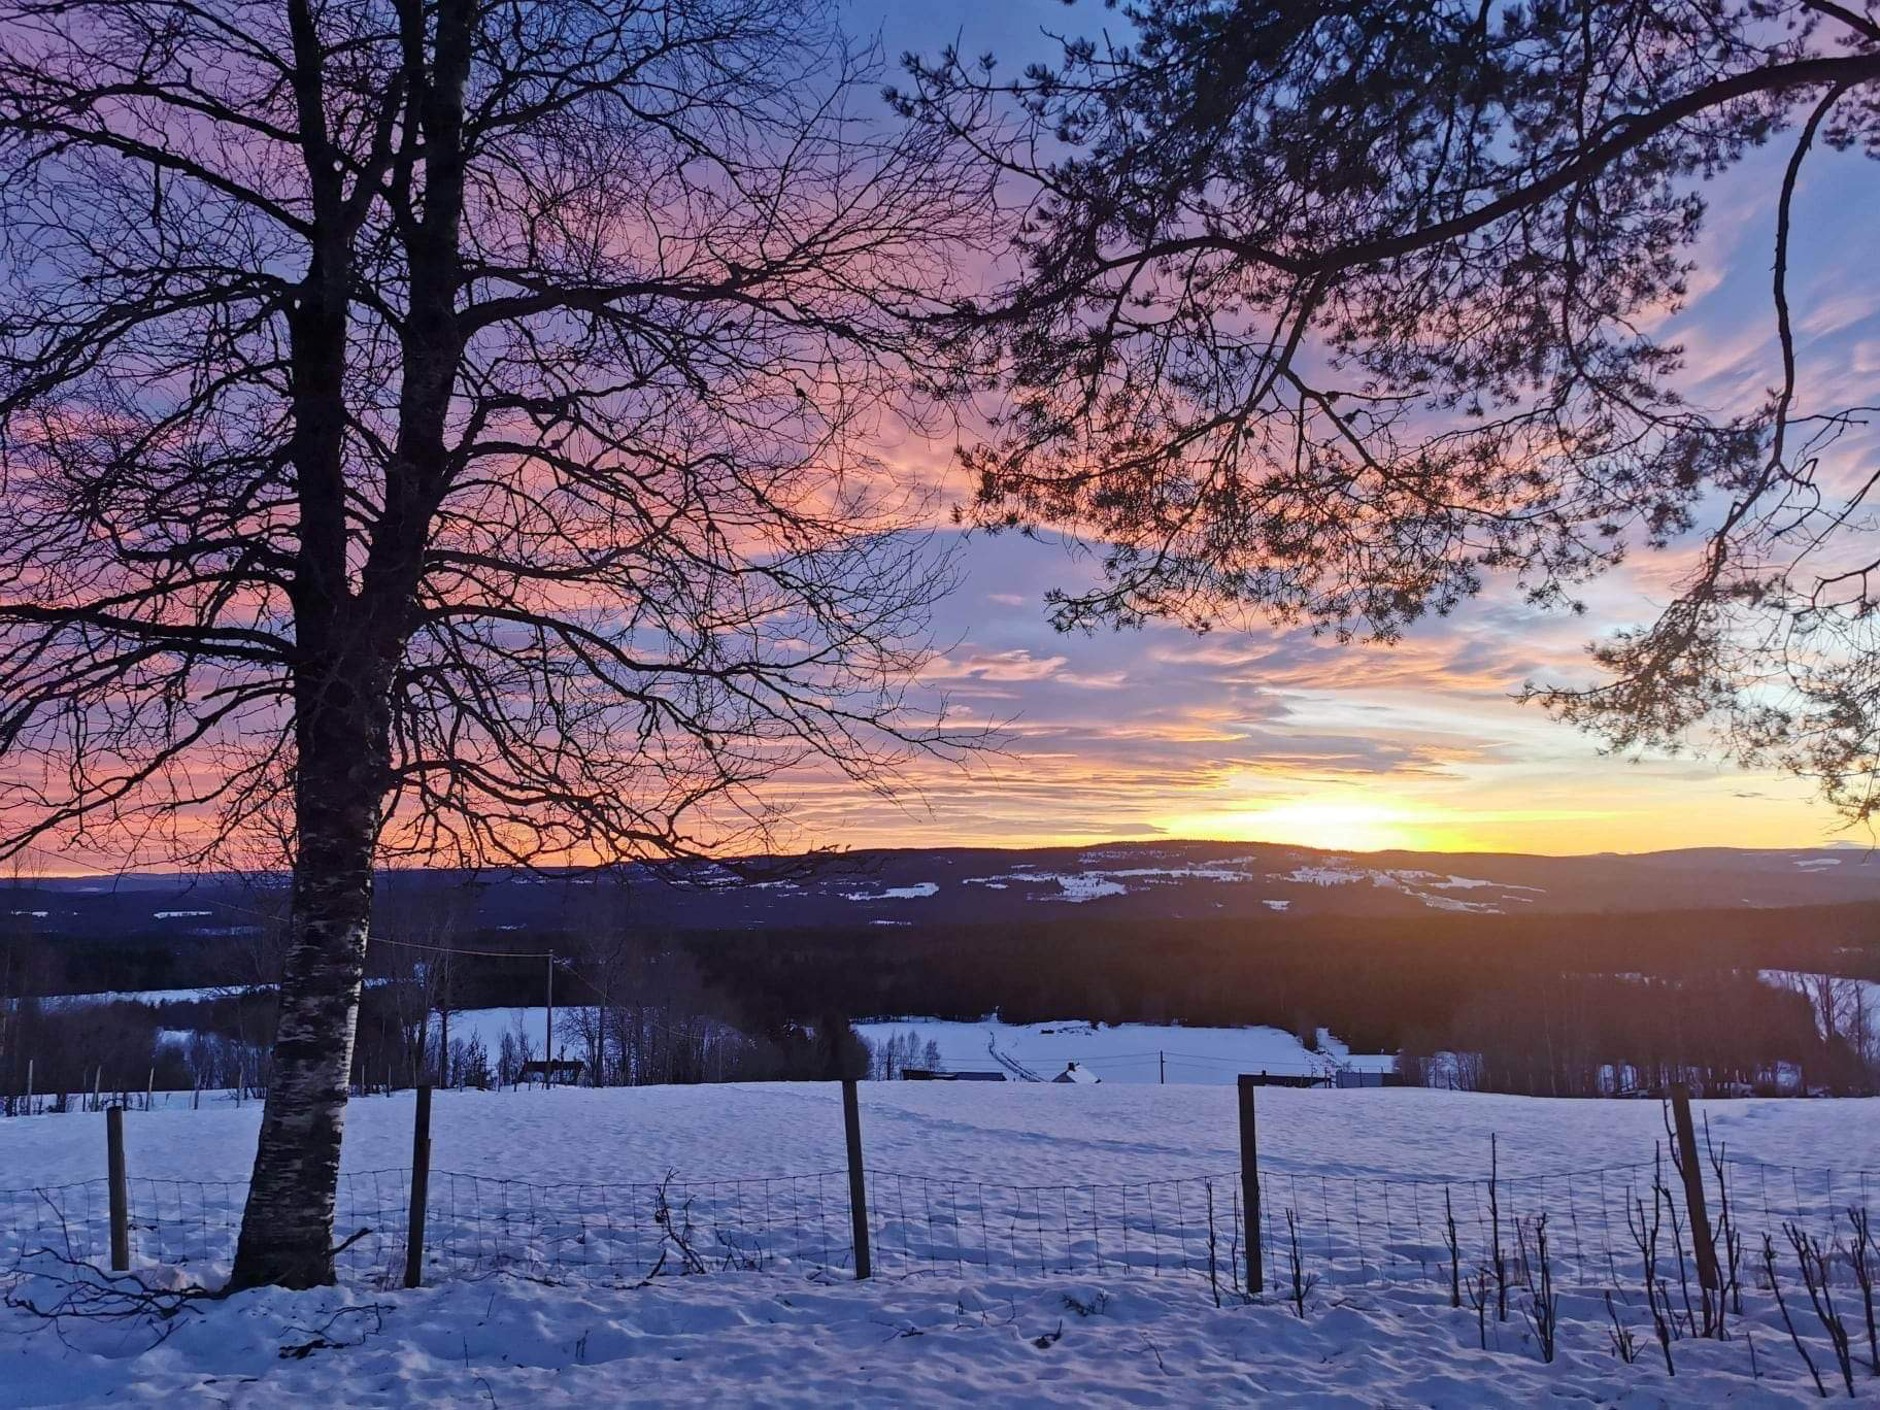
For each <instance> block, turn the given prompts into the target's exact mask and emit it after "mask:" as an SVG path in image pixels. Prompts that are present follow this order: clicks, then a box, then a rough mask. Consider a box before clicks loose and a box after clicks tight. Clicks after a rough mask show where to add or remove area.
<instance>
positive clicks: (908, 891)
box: [842, 881, 940, 901]
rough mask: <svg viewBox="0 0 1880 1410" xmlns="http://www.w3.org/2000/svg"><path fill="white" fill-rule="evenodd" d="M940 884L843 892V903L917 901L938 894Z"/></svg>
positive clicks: (918, 883) (932, 882)
mask: <svg viewBox="0 0 1880 1410" xmlns="http://www.w3.org/2000/svg"><path fill="white" fill-rule="evenodd" d="M939 890H940V883H939V882H937V881H918V882H915V883H914V885H912V886H890V887H888V888H887V889H886V890H885V891H845V892H843V893H842V899H843V900H845V901H918V900H921V899H922V898H923V897H927V896H933V895H936V894H938V892H939Z"/></svg>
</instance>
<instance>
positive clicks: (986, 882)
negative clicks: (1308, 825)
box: [961, 852, 1254, 902]
mask: <svg viewBox="0 0 1880 1410" xmlns="http://www.w3.org/2000/svg"><path fill="white" fill-rule="evenodd" d="M1114 855H1115V854H1113V853H1105V852H1092V853H1085V854H1084V855H1083V856H1082V857H1079V858H1078V860H1079V861H1082V862H1086V863H1087V862H1089V861H1092V860H1099V859H1105V858H1109V857H1113V856H1114ZM1251 860H1252V859H1251V858H1249V857H1230V858H1228V859H1227V860H1226V861H1225V862H1223V863H1221V864H1219V865H1215V866H1167V867H1097V868H1094V869H1091V870H1088V871H1081V872H1042V871H1035V870H1033V869H1032V867H1031V865H1030V864H1029V863H1027V864H1025V865H1022V866H1019V867H1017V868H1015V869H1014V870H1013V871H1011V872H1009V873H1006V874H1005V875H1002V876H968V877H962V878H961V880H962V881H963V882H964V883H965V884H966V885H968V886H983V887H985V888H986V889H987V890H989V891H1004V890H1007V889H1009V888H1010V887H1011V885H1012V884H1013V883H1014V882H1019V883H1040V882H1049V883H1052V884H1055V885H1056V887H1057V892H1056V894H1054V895H1049V896H1046V897H1044V898H1042V899H1045V900H1051V901H1072V902H1080V901H1095V900H1099V899H1101V898H1102V897H1105V896H1127V895H1129V894H1130V892H1131V891H1132V890H1135V889H1140V888H1139V887H1132V886H1131V885H1130V883H1131V882H1136V883H1146V884H1147V885H1149V886H1168V885H1172V884H1175V883H1178V882H1184V881H1214V882H1237V881H1252V880H1254V874H1253V873H1252V872H1249V871H1245V870H1242V869H1241V867H1240V866H1238V865H1236V864H1237V863H1244V862H1248V861H1251Z"/></svg>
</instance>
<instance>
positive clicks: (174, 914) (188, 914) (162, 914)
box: [150, 911, 215, 920]
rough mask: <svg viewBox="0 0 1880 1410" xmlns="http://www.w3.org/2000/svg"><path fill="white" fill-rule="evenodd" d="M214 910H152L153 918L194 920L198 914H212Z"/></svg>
mask: <svg viewBox="0 0 1880 1410" xmlns="http://www.w3.org/2000/svg"><path fill="white" fill-rule="evenodd" d="M214 914H215V912H214V911H152V912H151V913H150V916H151V919H153V920H194V919H196V918H197V917H200V916H212V915H214Z"/></svg>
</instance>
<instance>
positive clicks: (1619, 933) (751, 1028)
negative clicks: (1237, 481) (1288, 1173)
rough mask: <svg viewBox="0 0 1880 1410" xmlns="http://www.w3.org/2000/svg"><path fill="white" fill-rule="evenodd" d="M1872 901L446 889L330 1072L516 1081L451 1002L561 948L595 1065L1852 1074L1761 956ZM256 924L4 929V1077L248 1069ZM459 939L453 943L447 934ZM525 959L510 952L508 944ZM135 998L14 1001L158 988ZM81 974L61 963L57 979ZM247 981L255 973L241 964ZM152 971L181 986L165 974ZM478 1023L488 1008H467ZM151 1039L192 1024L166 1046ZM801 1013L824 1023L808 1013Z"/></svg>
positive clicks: (1834, 934)
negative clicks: (1155, 1051) (791, 908)
mask: <svg viewBox="0 0 1880 1410" xmlns="http://www.w3.org/2000/svg"><path fill="white" fill-rule="evenodd" d="M1876 921H1880V907H1876V906H1872V905H1850V906H1837V907H1816V908H1797V909H1790V910H1779V911H1777V910H1751V909H1733V910H1720V911H1682V912H1666V913H1658V914H1611V915H1599V916H1588V915H1578V916H1574V915H1542V916H1528V917H1509V916H1487V915H1457V914H1433V915H1431V916H1430V917H1428V918H1422V917H1415V918H1409V919H1406V918H1402V917H1392V918H1354V917H1342V916H1311V915H1305V916H1275V917H1273V918H1272V919H1271V920H1270V921H1265V920H1254V921H1249V920H1248V919H1246V918H1244V917H1235V918H1228V919H1167V920H1159V921H1158V920H1150V921H1145V920H1143V919H1140V918H1131V919H1128V920H1104V919H1102V918H1099V917H1092V916H1090V915H1089V913H1088V912H1086V911H1083V910H1081V909H1079V908H1075V907H1062V908H1052V909H1051V910H1049V911H1043V912H1042V913H1041V914H1040V916H1039V918H1037V919H1036V920H1032V919H1029V918H1028V919H1027V920H1026V921H1024V922H1023V923H1020V924H1012V925H982V926H971V927H947V928H938V927H935V928H931V929H929V928H924V927H919V926H913V927H907V928H896V929H895V930H894V931H893V933H892V934H888V935H884V934H883V932H882V930H881V929H880V928H878V927H869V926H855V927H850V928H845V929H844V928H827V929H818V930H787V929H786V930H779V929H765V930H751V931H743V932H725V931H709V932H690V933H674V934H656V933H647V932H646V931H645V930H644V929H643V928H641V927H638V926H636V925H635V923H634V922H633V919H632V917H631V914H630V912H629V911H627V910H626V909H625V908H624V906H622V905H617V904H614V903H610V902H608V901H606V900H605V899H601V900H599V901H597V903H596V907H595V909H594V911H593V913H592V914H589V915H586V916H584V917H582V918H581V929H580V930H579V931H576V930H570V929H562V930H556V931H553V932H546V931H528V932H511V931H489V930H479V929H476V928H474V927H473V926H471V925H470V923H469V920H468V911H467V910H466V911H465V913H463V914H453V913H452V911H451V909H450V908H449V907H448V906H444V907H439V906H436V905H431V906H427V907H424V908H414V909H412V910H411V911H410V912H409V913H401V912H400V911H399V910H398V909H397V908H393V909H391V911H390V913H389V914H388V916H387V919H386V924H385V932H384V933H385V939H386V941H387V943H383V944H379V945H375V947H374V949H373V952H372V962H371V974H372V982H371V983H370V985H369V987H368V989H367V991H366V994H365V997H364V1000H363V1003H362V1008H361V1016H360V1023H359V1034H358V1042H357V1044H356V1053H355V1064H354V1078H355V1081H356V1082H357V1083H358V1084H359V1085H360V1086H361V1087H364V1088H372V1087H377V1086H382V1085H385V1084H388V1083H389V1084H391V1085H396V1086H403V1085H408V1084H410V1083H413V1082H417V1081H433V1082H446V1083H455V1084H460V1085H476V1086H489V1085H498V1084H504V1083H509V1082H513V1081H515V1080H516V1078H517V1077H518V1075H519V1074H520V1070H521V1067H522V1064H524V1063H526V1062H529V1061H532V1060H535V1059H539V1058H541V1057H542V1056H543V1049H542V1042H543V1034H542V1033H541V1031H540V1030H539V1028H537V1027H535V1026H534V1025H524V1026H520V1027H517V1028H516V1030H515V1031H514V1032H505V1033H503V1034H501V1035H498V1036H497V1037H495V1038H494V1039H493V1040H492V1039H490V1038H488V1037H487V1036H486V1037H484V1038H478V1037H476V1036H475V1035H473V1034H469V1033H466V1031H465V1029H464V1027H463V1025H462V1024H461V1023H460V1024H459V1026H458V1027H457V1029H456V1031H455V1032H453V1031H452V1016H453V1015H454V1014H457V1013H461V1012H462V1011H464V1010H469V1009H488V1008H502V1007H511V1006H529V1007H537V1006H540V1005H542V1004H544V1003H545V1001H546V998H547V989H548V982H547V980H548V976H547V971H548V964H547V961H546V960H545V959H544V958H543V957H542V953H541V952H542V951H544V950H546V949H551V948H552V949H553V950H555V951H556V953H557V954H558V956H559V957H560V963H559V964H558V965H557V968H556V980H555V994H556V1001H557V1004H558V1005H559V1006H560V1008H561V1016H560V1018H559V1020H558V1023H557V1028H556V1035H555V1037H556V1042H555V1056H556V1057H558V1058H564V1059H571V1060H575V1061H579V1062H580V1063H581V1064H582V1068H583V1080H584V1081H589V1082H597V1083H601V1084H606V1085H615V1084H642V1083H658V1082H698V1081H717V1080H747V1081H749V1080H765V1079H770V1078H792V1077H796V1078H801V1077H822V1076H827V1075H830V1074H831V1073H832V1072H836V1071H855V1070H859V1069H860V1068H862V1067H865V1066H866V1063H867V1060H868V1059H867V1054H866V1053H865V1052H863V1051H862V1049H861V1045H860V1044H859V1043H858V1042H857V1041H856V1040H855V1038H854V1036H853V1034H852V1032H851V1031H850V1028H849V1024H850V1022H851V1021H853V1020H857V1019H861V1018H865V1017H890V1016H897V1015H921V1016H929V1017H934V1018H951V1019H963V1020H971V1019H977V1018H979V1017H981V1016H984V1015H986V1014H990V1013H995V1012H996V1013H998V1014H1000V1015H1001V1016H1002V1017H1004V1018H1005V1019H1007V1020H1009V1021H1011V1022H1017V1023H1024V1022H1035V1021H1043V1020H1050V1019H1066V1018H1077V1019H1086V1020H1090V1021H1095V1022H1101V1023H1124V1022H1148V1023H1175V1022H1178V1023H1184V1024H1190V1025H1237V1024H1252V1023H1259V1024H1271V1025H1273V1026H1276V1027H1282V1028H1286V1029H1289V1030H1291V1031H1294V1032H1298V1033H1301V1034H1302V1035H1312V1034H1316V1031H1317V1029H1318V1028H1319V1027H1321V1026H1323V1027H1325V1028H1329V1029H1331V1030H1332V1031H1333V1032H1334V1033H1336V1034H1337V1035H1338V1036H1339V1037H1340V1038H1342V1039H1344V1040H1345V1041H1346V1042H1348V1043H1349V1044H1350V1045H1351V1047H1352V1048H1353V1050H1355V1051H1362V1052H1395V1053H1400V1054H1402V1055H1403V1059H1402V1061H1403V1066H1404V1068H1405V1070H1406V1071H1407V1072H1409V1073H1411V1074H1412V1075H1413V1076H1415V1077H1416V1078H1418V1079H1419V1080H1425V1081H1429V1082H1434V1083H1445V1084H1453V1085H1459V1086H1463V1087H1467V1088H1472V1089H1482V1090H1495V1091H1508V1092H1523V1093H1536V1094H1543V1095H1563V1096H1569V1095H1599V1094H1609V1093H1613V1092H1623V1091H1631V1090H1650V1089H1653V1088H1656V1087H1658V1086H1661V1085H1662V1084H1663V1083H1664V1082H1666V1081H1668V1080H1672V1079H1674V1078H1679V1079H1683V1080H1688V1081H1692V1082H1694V1083H1696V1084H1697V1085H1698V1086H1699V1087H1701V1088H1703V1089H1705V1090H1709V1091H1718V1092H1723V1091H1775V1090H1794V1089H1795V1088H1796V1087H1797V1086H1798V1085H1799V1086H1805V1087H1807V1088H1809V1089H1813V1090H1826V1091H1865V1090H1872V1089H1873V1086H1874V1063H1875V1060H1876V1059H1877V1058H1880V1043H1877V1042H1876V1036H1877V1035H1876V1033H1875V1027H1876V1025H1877V1024H1880V1015H1876V1014H1870V1013H1868V1012H1867V1010H1866V1007H1865V1005H1864V1004H1863V1003H1862V1002H1861V1001H1860V996H1859V992H1858V989H1857V988H1856V987H1855V986H1852V985H1849V984H1847V983H1846V982H1845V981H1844V980H1843V981H1838V982H1837V981H1831V980H1825V979H1815V980H1811V981H1809V982H1808V983H1806V984H1803V985H1802V986H1801V987H1800V988H1799V989H1797V990H1785V989H1783V988H1781V987H1779V986H1776V985H1772V984H1769V983H1766V982H1763V981H1761V980H1759V978H1758V974H1759V972H1760V971H1767V970H1783V971H1792V972H1796V973H1800V974H1807V975H1817V976H1819V975H1837V976H1865V977H1880V940H1877V939H1876V935H1880V925H1876ZM277 934H278V932H277V931H275V930H274V929H273V928H272V927H261V928H258V929H257V931H256V932H255V933H254V934H251V935H244V936H239V937H227V936H221V937H209V938H205V939H203V940H201V941H192V942H190V943H189V944H187V945H184V946H179V947H177V948H176V950H175V952H174V953H172V955H171V956H170V958H169V960H168V961H167V965H168V967H167V968H166V967H165V963H166V962H163V961H160V959H159V958H158V957H157V956H155V955H154V954H152V953H150V952H149V950H148V948H147V947H146V946H145V945H143V944H142V943H141V942H140V943H138V944H127V945H126V946H124V947H122V950H121V951H114V950H113V949H112V948H111V947H109V946H108V945H105V944H102V943H100V944H97V945H82V946H72V945H70V944H68V943H67V942H65V941H60V942H57V943H56V944H55V943H51V942H48V941H46V940H45V939H43V938H39V937H35V936H33V935H32V934H31V932H30V931H29V930H19V931H16V933H14V934H12V935H10V936H0V985H3V986H4V987H0V999H4V1000H5V1003H6V1008H5V1010H4V1017H3V1018H0V1085H3V1086H4V1088H5V1090H7V1091H10V1092H18V1091H21V1090H23V1085H24V1082H25V1079H26V1074H25V1071H24V1063H25V1062H27V1061H28V1060H30V1061H32V1062H33V1063H34V1064H35V1078H34V1081H35V1087H36V1090H38V1091H41V1092H48V1091H54V1090H59V1089H68V1090H89V1089H90V1088H91V1087H92V1086H93V1085H94V1084H100V1083H101V1084H102V1085H103V1086H104V1087H105V1088H107V1089H117V1088H130V1089H136V1088H138V1087H141V1086H143V1085H145V1084H146V1083H153V1084H154V1085H155V1086H157V1087H159V1088H178V1087H181V1088H185V1089H186V1088H189V1087H192V1086H203V1087H218V1088H236V1089H238V1090H243V1089H253V1088H255V1087H259V1086H265V1084H266V1081H267V1070H266V1061H267V1059H266V1053H267V1049H268V1045H269V1043H270V1041H271V1038H272V1034H273V1028H274V997H273V994H272V992H271V990H269V989H268V988H266V987H265V986H266V985H267V983H268V981H269V980H270V979H271V978H272V977H273V975H274V974H275V973H277V972H278V964H279V956H278V945H277V942H276V940H275V938H274V937H275V936H276V935H277ZM453 949H456V950H471V951H476V952H478V953H473V954H450V953H447V951H450V950H453ZM517 952H522V953H517ZM154 975H161V976H162V978H163V979H164V980H167V981H184V982H185V983H187V984H190V985H194V986H209V985H215V986H227V987H226V988H224V989H222V990H220V991H219V992H217V993H214V994H209V995H204V996H201V997H196V998H192V999H189V1000H187V1001H182V1002H173V1003H165V1004H162V1005H158V1006H151V1005H144V1004H114V1005H110V1006H97V1005H92V1006H73V1005H70V1004H64V1003H61V1002H60V1001H58V1000H56V999H50V1000H43V999H36V998H33V997H31V996H34V995H42V994H47V993H56V992H58V991H59V990H61V989H64V990H88V991H92V992H96V991H99V990H107V989H132V988H154V987H170V986H167V985H165V984H157V983H152V982H150V981H151V978H152V976H154ZM75 978H82V980H83V982H82V983H75V982H73V980H74V979H75ZM247 986H264V987H247ZM176 987H181V986H180V985H179V986H176ZM485 1032H486V1034H487V1028H486V1030H485ZM165 1033H168V1034H170V1035H176V1034H184V1033H187V1034H191V1035H193V1036H190V1037H188V1038H187V1039H183V1040H179V1039H178V1038H176V1037H174V1036H172V1037H170V1038H168V1039H162V1037H161V1035H163V1034H165ZM819 1035H820V1036H819Z"/></svg>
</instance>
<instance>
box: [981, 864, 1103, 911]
mask: <svg viewBox="0 0 1880 1410" xmlns="http://www.w3.org/2000/svg"><path fill="white" fill-rule="evenodd" d="M964 880H965V882H966V884H967V885H969V886H986V887H990V888H992V889H993V890H996V891H1003V890H1005V889H1006V888H1007V887H1009V886H1010V885H1011V883H1013V882H1015V881H1020V882H1046V881H1048V882H1051V883H1053V884H1055V885H1056V886H1057V888H1058V889H1057V894H1056V895H1054V896H1050V897H1047V898H1046V899H1048V900H1053V901H1070V902H1073V903H1076V902H1082V901H1095V900H1098V899H1100V898H1101V897H1104V896H1127V895H1128V894H1129V888H1128V887H1127V886H1125V885H1123V883H1122V882H1120V881H1112V880H1111V879H1110V878H1109V876H1108V875H1107V874H1105V873H1103V872H1049V871H1032V870H1031V869H1029V868H1026V869H1025V870H1023V871H1017V872H1013V873H1012V874H1011V875H1009V876H969V877H965V878H964Z"/></svg>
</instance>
